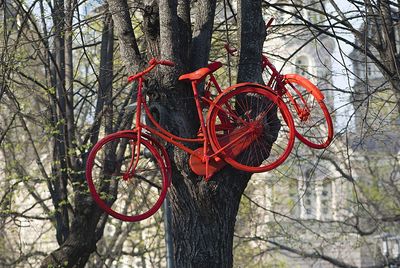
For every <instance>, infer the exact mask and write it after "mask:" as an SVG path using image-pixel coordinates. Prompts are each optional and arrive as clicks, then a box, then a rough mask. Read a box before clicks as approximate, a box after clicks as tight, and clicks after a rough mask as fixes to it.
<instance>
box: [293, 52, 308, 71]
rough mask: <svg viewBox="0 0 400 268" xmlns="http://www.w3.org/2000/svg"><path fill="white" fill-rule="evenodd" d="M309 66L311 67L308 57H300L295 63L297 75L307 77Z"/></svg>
mask: <svg viewBox="0 0 400 268" xmlns="http://www.w3.org/2000/svg"><path fill="white" fill-rule="evenodd" d="M308 66H309V61H308V59H307V57H305V56H301V57H298V58H297V59H296V62H295V68H296V69H295V73H296V74H299V75H303V76H304V75H306V74H307V73H309V70H308Z"/></svg>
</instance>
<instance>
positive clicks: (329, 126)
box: [283, 74, 333, 149]
mask: <svg viewBox="0 0 400 268" xmlns="http://www.w3.org/2000/svg"><path fill="white" fill-rule="evenodd" d="M283 82H284V84H285V88H286V90H285V91H286V94H285V95H286V97H285V98H286V99H287V102H286V103H288V102H290V105H289V104H288V107H289V110H290V111H291V112H292V115H293V120H294V125H295V134H296V137H297V138H298V139H299V140H300V141H301V142H303V143H304V144H306V145H307V146H309V147H311V148H314V149H324V148H326V147H328V146H329V144H330V143H331V141H332V139H333V123H332V118H331V116H330V114H329V111H328V108H327V107H326V105H325V103H324V101H323V99H324V95H323V94H322V93H321V91H320V90H319V89H318V87H317V86H315V85H314V84H313V83H311V81H309V80H308V79H306V78H304V77H302V76H300V75H297V74H288V75H284V76H283ZM289 96H291V97H292V99H291V98H290V97H289ZM293 100H295V101H296V103H297V104H298V105H299V108H300V109H302V110H304V109H305V107H307V108H308V109H309V115H308V116H304V117H303V118H301V116H300V115H299V113H298V112H297V110H296V108H295V106H294V103H293ZM296 115H297V116H296Z"/></svg>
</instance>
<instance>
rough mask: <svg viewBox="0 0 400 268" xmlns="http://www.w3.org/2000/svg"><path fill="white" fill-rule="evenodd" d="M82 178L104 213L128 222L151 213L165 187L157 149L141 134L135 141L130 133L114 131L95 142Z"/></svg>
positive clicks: (165, 175) (163, 193) (166, 186)
mask: <svg viewBox="0 0 400 268" xmlns="http://www.w3.org/2000/svg"><path fill="white" fill-rule="evenodd" d="M138 149H139V154H137V151H138ZM86 180H87V182H88V186H89V189H90V192H91V194H92V197H93V199H94V201H95V202H96V203H97V204H98V205H99V206H100V207H101V208H102V209H103V210H104V211H105V212H107V213H108V214H109V215H111V216H113V217H115V218H117V219H120V220H123V221H130V222H134V221H140V220H144V219H146V218H148V217H150V216H151V215H153V214H154V213H155V212H156V211H157V210H158V209H159V208H160V206H161V204H162V202H163V200H164V198H165V195H166V192H167V188H168V185H167V184H168V181H167V174H166V168H165V165H164V161H163V159H162V158H161V156H160V154H159V152H158V150H157V149H156V148H155V147H154V146H153V145H152V144H151V142H150V141H148V140H146V139H145V138H143V137H142V139H141V140H140V144H138V139H137V133H133V132H132V133H127V132H124V133H121V132H120V133H118V132H117V133H114V134H111V135H108V136H106V137H104V138H103V139H101V140H100V141H99V142H98V143H96V144H95V146H94V147H93V149H92V151H91V152H90V154H89V157H88V160H87V164H86Z"/></svg>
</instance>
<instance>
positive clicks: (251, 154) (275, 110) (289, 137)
mask: <svg viewBox="0 0 400 268" xmlns="http://www.w3.org/2000/svg"><path fill="white" fill-rule="evenodd" d="M214 104H215V105H212V108H211V110H210V111H209V113H208V117H207V122H208V124H207V127H208V133H209V136H210V141H211V146H212V148H213V150H214V152H218V151H220V155H221V156H222V158H223V159H224V160H225V161H226V162H228V163H229V164H230V165H232V166H233V167H235V168H237V169H241V170H244V171H247V172H265V171H268V170H271V169H274V168H276V167H278V166H279V165H280V164H282V163H283V162H284V161H285V159H286V158H287V157H288V156H289V154H290V152H291V150H292V148H293V144H294V135H295V134H294V125H293V119H292V117H291V115H290V112H289V110H288V108H287V107H286V105H285V104H284V103H283V101H282V99H281V98H280V97H279V96H278V95H276V94H275V93H274V92H272V90H271V89H270V88H267V87H264V86H261V85H257V84H249V83H244V84H239V85H236V86H235V87H233V88H231V89H228V90H227V91H225V92H224V93H223V94H222V95H220V96H219V97H218V98H217V99H216V100H215V102H214ZM219 118H224V120H225V121H228V122H229V123H228V122H225V123H224V124H225V125H228V126H229V128H228V129H223V130H221V128H220V125H221V122H220V119H219Z"/></svg>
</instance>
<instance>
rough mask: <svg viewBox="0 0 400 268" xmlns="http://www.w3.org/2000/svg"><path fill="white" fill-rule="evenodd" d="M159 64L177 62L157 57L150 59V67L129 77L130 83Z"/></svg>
mask: <svg viewBox="0 0 400 268" xmlns="http://www.w3.org/2000/svg"><path fill="white" fill-rule="evenodd" d="M157 65H165V66H175V63H173V62H172V61H169V60H157V59H155V58H152V59H151V60H150V61H149V67H147V68H146V69H145V70H144V71H142V72H140V73H137V74H134V75H131V76H129V77H128V83H130V82H132V81H134V80H136V79H138V78H139V77H142V76H144V75H145V74H147V73H149V72H150V71H151V70H153V69H154V67H156V66H157Z"/></svg>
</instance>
